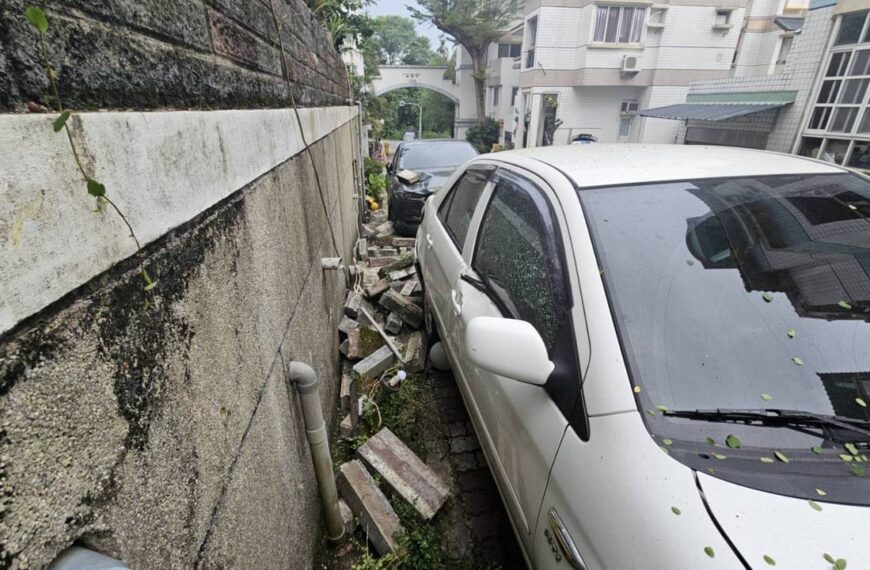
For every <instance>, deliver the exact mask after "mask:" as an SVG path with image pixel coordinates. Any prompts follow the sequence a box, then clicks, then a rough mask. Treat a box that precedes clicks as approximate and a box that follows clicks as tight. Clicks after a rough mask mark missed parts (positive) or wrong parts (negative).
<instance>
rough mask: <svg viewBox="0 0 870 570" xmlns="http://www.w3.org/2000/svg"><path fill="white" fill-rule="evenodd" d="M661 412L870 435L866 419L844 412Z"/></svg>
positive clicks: (702, 418) (708, 419) (716, 420)
mask: <svg viewBox="0 0 870 570" xmlns="http://www.w3.org/2000/svg"><path fill="white" fill-rule="evenodd" d="M662 415H664V416H669V417H673V418H685V419H688V420H703V421H708V422H728V423H744V424H761V425H767V426H783V427H791V428H822V429H824V430H826V431H828V432H829V433H830V431H831V430H832V429H833V428H838V429H842V430H847V431H851V432H854V433H859V434H861V435H863V436H865V437H867V438H870V421H867V420H859V419H853V418H847V417H844V416H829V415H825V414H816V413H814V412H802V411H799V410H782V409H777V408H769V409H763V410H729V409H717V410H668V411H665V412H662ZM831 439H833V438H831Z"/></svg>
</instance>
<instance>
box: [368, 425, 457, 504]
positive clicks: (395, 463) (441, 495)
mask: <svg viewBox="0 0 870 570" xmlns="http://www.w3.org/2000/svg"><path fill="white" fill-rule="evenodd" d="M357 454H358V455H359V456H360V458H361V459H362V460H363V462H365V464H366V465H367V466H368V467H369V468H370V469H371V470H373V471H375V472H377V473H379V474H380V476H381V477H382V478H383V480H384V481H385V482H386V483H387V484H388V485H389V486H390V487H391V488H392V489H393V491H394V492H395V493H396V494H397V495H399V496H401V497H402V498H403V499H405V500H406V501H408V503H410V504H411V506H413V507H414V509H415V510H416V511H417V513H418V514H419V515H420V517H421V518H422V519H423V520H429V519H431V518H432V517H433V516H435V513H437V512H438V509H440V508H441V505H443V504H444V501H446V500H447V497H448V496H449V495H450V489H449V488H448V487H447V484H446V483H445V482H444V480H443V479H441V477H439V476H438V475H437V474H436V473H435V472H434V471H432V469H430V468H429V466H428V465H426V464H425V463H423V461H422V460H421V459H420V458H419V457H417V456H416V455H415V454H414V452H413V451H411V450H410V449H409V448H408V446H406V445H405V444H404V443H402V440H400V439H399V438H398V437H396V436H395V435H394V434H393V432H391V431H390V430H389V428H383V429H382V430H381V431H379V432H378V433H377V434H375V435H374V436H372V437H370V438H369V439H368V441H366V442H365V443H364V444H363V445H361V446H360V447H359V448H358V449H357Z"/></svg>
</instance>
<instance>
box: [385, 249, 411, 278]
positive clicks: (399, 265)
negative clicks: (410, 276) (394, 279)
mask: <svg viewBox="0 0 870 570" xmlns="http://www.w3.org/2000/svg"><path fill="white" fill-rule="evenodd" d="M414 261H416V258H415V257H414V254H413V253H406V254H405V255H403V256H401V257H399V258H398V259H397V260H395V261H394V262H392V263H390V264H388V265H384V266H383V267H381V269H380V271H378V275H380V276H381V277H386V275H387V274H388V273H390V272H393V271H398V270H399V269H404V268H406V267H410V266H413V265H414Z"/></svg>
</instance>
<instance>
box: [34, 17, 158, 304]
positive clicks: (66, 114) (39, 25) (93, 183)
mask: <svg viewBox="0 0 870 570" xmlns="http://www.w3.org/2000/svg"><path fill="white" fill-rule="evenodd" d="M24 16H25V17H26V18H27V21H28V22H30V24H31V25H32V26H33V27H34V29H36V31H37V33H38V34H39V58H40V59H41V60H42V65H43V67H44V68H45V73H46V74H47V75H48V79H49V82H50V83H51V95H52V98H53V99H54V101H53V102H52V101H51V100H49V101H48V103H49V106H50V107H52V108H53V109H54V110H55V111H56V112H57V113H59V116H58V117H57V119H55V120H54V122H53V123H52V128H53V129H54V132H56V133H59V132H61V131H64V133H65V134H66V137H67V140H69V146H70V150H71V151H72V155H73V159H74V160H75V163H76V167H78V169H79V172H80V173H81V175H82V177H83V178H84V181H85V188H86V189H87V192H88V194H90V195H91V196H93V197H94V198H96V200H97V207H98V208H101V207H102V205H103V204H108V205H109V206H111V207H112V209H113V210H115V212H116V213H117V214H118V216H120V218H121V220H122V221H123V222H124V224H125V225H126V226H127V229H128V230H129V231H130V237H131V238H133V241H134V242H136V252H137V253H138V252H140V251H141V250H142V244H141V243H140V242H139V238H137V237H136V232H134V231H133V226H131V225H130V222H129V220H127V216H125V215H124V213H123V212H122V211H121V209H120V208H118V206H117V204H115V202H114V201H112V199H111V198H110V197H109V196H108V195H106V186H105V185H104V184H103V183H102V182H100V181H99V180H97V179H96V178H94V177H93V176H92V175H91V174H89V173H88V172H87V171H86V170H85V167H84V165H83V164H82V161H81V158H80V154H79V151H78V148H77V147H76V143H75V139H74V138H73V136H72V131H70V127H69V119H70V117H71V116H72V113H71V111H69V110H68V109H64V107H63V102H62V101H61V99H60V90H59V89H58V86H57V74H56V73H55V71H54V68H52V66H51V62H50V61H49V58H48V48H47V47H46V43H45V34H46V32H48V18H47V17H46V15H45V12H43V11H42V9H40V8H37V7H36V6H30V7H28V8H27V9H26V10H25V11H24ZM139 275H141V276H142V280H143V281H144V282H145V283H144V288H145V290H146V291H150V290H152V289H154V287H156V286H157V281H155V280H153V279H151V276H150V275H148V271H146V269H145V266H144V265H142V266H141V267H140V268H139Z"/></svg>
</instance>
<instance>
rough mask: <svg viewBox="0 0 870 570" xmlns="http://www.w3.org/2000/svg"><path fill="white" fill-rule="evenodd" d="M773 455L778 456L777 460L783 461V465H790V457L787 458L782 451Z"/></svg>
mask: <svg viewBox="0 0 870 570" xmlns="http://www.w3.org/2000/svg"><path fill="white" fill-rule="evenodd" d="M773 454H774V455H776V458H777V459H779V460H780V461H782V462H783V463H788V457H787V456H786V454H785V453H783V452H781V451H774V452H773Z"/></svg>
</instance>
